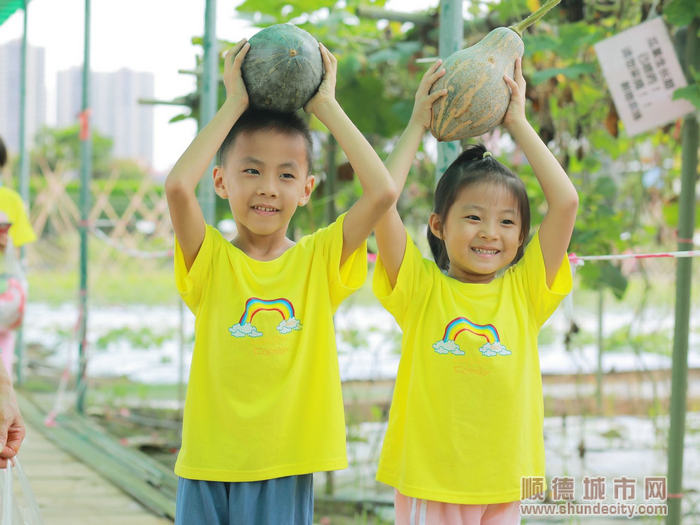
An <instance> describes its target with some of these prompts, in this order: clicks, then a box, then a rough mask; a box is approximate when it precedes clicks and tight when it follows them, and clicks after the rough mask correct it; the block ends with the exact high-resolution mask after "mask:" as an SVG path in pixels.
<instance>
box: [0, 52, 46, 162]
mask: <svg viewBox="0 0 700 525" xmlns="http://www.w3.org/2000/svg"><path fill="white" fill-rule="evenodd" d="M21 60H22V41H21V40H13V41H11V42H8V43H6V44H3V45H0V135H1V136H2V138H3V140H4V141H5V144H6V145H7V148H8V149H9V150H10V151H12V152H17V151H18V150H19V132H20V121H19V109H20V108H19V97H20V73H21ZM44 67H45V62H44V48H43V47H34V46H30V45H27V82H26V86H27V89H26V98H25V104H26V105H25V108H26V120H25V129H26V139H27V147H28V148H31V146H32V144H33V141H34V140H33V139H34V134H35V133H36V132H37V131H38V130H39V128H41V127H42V126H43V125H45V124H46V82H45V74H44Z"/></svg>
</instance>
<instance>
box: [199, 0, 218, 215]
mask: <svg viewBox="0 0 700 525" xmlns="http://www.w3.org/2000/svg"><path fill="white" fill-rule="evenodd" d="M203 46H204V59H203V64H202V66H203V68H202V78H201V82H200V83H199V85H200V86H201V88H202V91H201V93H200V101H201V104H200V108H199V129H202V128H203V127H204V126H205V125H206V124H207V123H208V122H209V121H210V120H211V119H212V118H213V117H214V114H215V113H216V106H217V102H218V100H217V98H218V97H217V95H218V81H219V52H218V46H217V43H216V0H207V3H206V6H205V8H204V42H203ZM213 169H214V162H213V160H212V163H211V164H210V165H209V169H208V170H207V175H205V176H204V177H203V178H202V180H201V181H200V182H199V189H198V194H197V196H198V199H199V205H200V206H201V207H202V212H203V213H204V219H205V220H206V221H207V223H209V224H214V222H215V221H216V201H215V194H214V181H213V179H212V176H211V174H212V170H213Z"/></svg>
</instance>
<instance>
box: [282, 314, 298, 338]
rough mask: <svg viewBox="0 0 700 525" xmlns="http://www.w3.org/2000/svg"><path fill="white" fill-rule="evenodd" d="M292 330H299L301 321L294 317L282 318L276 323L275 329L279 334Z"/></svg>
mask: <svg viewBox="0 0 700 525" xmlns="http://www.w3.org/2000/svg"><path fill="white" fill-rule="evenodd" d="M292 330H301V321H299V319H296V318H295V317H290V318H289V319H283V320H282V322H281V323H280V324H278V325H277V331H278V332H279V333H281V334H288V333H289V332H291V331H292Z"/></svg>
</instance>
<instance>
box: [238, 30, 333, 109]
mask: <svg viewBox="0 0 700 525" xmlns="http://www.w3.org/2000/svg"><path fill="white" fill-rule="evenodd" d="M249 42H250V49H249V50H248V54H247V55H246V57H245V60H244V61H243V66H242V70H241V72H242V74H243V82H244V83H245V85H246V89H247V90H248V96H249V97H250V103H251V105H252V106H256V107H260V108H264V109H272V110H275V111H285V112H289V111H295V110H297V109H299V108H301V107H303V106H304V105H305V104H306V103H307V102H308V101H309V100H310V99H311V97H312V96H313V95H314V94H315V93H316V91H317V90H318V86H319V85H320V84H321V80H322V79H323V61H322V59H321V52H320V50H319V48H318V42H317V41H316V39H315V38H314V37H313V36H311V35H310V34H309V33H308V32H306V31H304V30H303V29H299V28H298V27H296V26H294V25H292V24H276V25H273V26H270V27H266V28H265V29H263V30H262V31H259V32H258V33H256V34H255V35H253V36H252V37H251V38H250V40H249Z"/></svg>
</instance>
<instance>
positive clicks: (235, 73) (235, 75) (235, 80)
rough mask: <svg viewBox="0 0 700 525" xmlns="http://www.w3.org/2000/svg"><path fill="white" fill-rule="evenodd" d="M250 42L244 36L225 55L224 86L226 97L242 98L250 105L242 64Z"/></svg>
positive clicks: (241, 99)
mask: <svg viewBox="0 0 700 525" xmlns="http://www.w3.org/2000/svg"><path fill="white" fill-rule="evenodd" d="M249 49H250V43H249V42H248V41H247V40H246V39H245V38H244V39H243V40H241V41H240V42H238V43H237V44H236V45H235V46H233V47H232V48H231V49H229V50H228V51H227V52H226V55H225V56H224V87H225V88H226V97H227V98H235V99H238V100H240V101H241V102H243V103H244V104H245V106H246V107H247V106H248V91H247V90H246V88H245V84H244V83H243V75H242V74H241V66H242V65H243V60H244V59H245V56H246V54H247V53H248V50H249Z"/></svg>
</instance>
